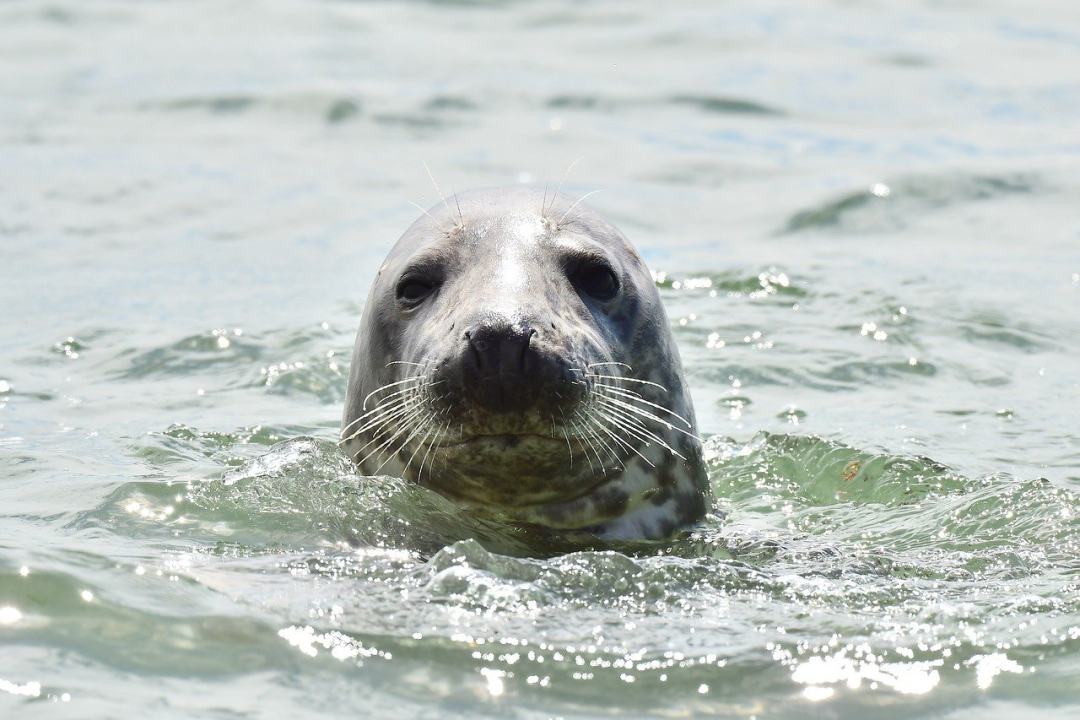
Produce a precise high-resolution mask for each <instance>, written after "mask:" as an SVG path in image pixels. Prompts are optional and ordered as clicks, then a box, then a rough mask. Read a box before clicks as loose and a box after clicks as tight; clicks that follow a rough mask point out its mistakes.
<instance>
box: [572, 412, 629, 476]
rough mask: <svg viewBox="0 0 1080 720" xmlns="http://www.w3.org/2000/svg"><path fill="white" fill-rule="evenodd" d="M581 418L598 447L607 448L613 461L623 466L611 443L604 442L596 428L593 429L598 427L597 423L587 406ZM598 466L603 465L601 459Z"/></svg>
mask: <svg viewBox="0 0 1080 720" xmlns="http://www.w3.org/2000/svg"><path fill="white" fill-rule="evenodd" d="M582 420H583V421H584V422H585V423H587V425H586V429H588V431H589V432H590V433H591V434H592V436H593V437H594V438H596V442H597V444H599V445H600V447H602V448H604V449H605V450H607V451H608V453H610V454H611V457H613V458H614V459H615V462H617V463H619V464H620V465H623V467H625V465H624V464H623V461H622V459H621V458H620V457H619V454H618V453H617V452H615V450H614V449H612V447H611V443H608V442H605V441H604V438H602V437H601V436H600V434H599V433H598V432H596V430H595V429H594V428H596V427H599V426H598V425H597V423H596V421H595V420H594V419H593V417H592V413H591V412H590V411H589V410H588V409H587V408H586V410H585V414H584V415H583V416H582ZM598 459H599V458H598ZM600 467H604V462H603V461H602V460H601V461H600Z"/></svg>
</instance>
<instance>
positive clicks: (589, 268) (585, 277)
mask: <svg viewBox="0 0 1080 720" xmlns="http://www.w3.org/2000/svg"><path fill="white" fill-rule="evenodd" d="M574 284H576V285H577V286H578V288H579V289H580V290H581V291H583V292H584V293H585V294H586V295H588V296H589V297H591V298H595V299H596V300H610V299H611V298H613V297H615V295H617V294H618V292H619V279H618V278H616V277H615V273H614V271H612V269H611V268H609V267H608V266H607V265H601V264H590V265H585V266H584V267H582V268H580V269H579V270H578V271H577V272H576V273H574Z"/></svg>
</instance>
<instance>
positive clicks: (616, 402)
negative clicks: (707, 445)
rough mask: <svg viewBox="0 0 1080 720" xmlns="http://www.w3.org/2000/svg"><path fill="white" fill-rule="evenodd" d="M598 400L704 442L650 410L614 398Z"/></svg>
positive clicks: (602, 397)
mask: <svg viewBox="0 0 1080 720" xmlns="http://www.w3.org/2000/svg"><path fill="white" fill-rule="evenodd" d="M598 400H599V401H600V402H603V403H605V404H607V405H608V406H609V407H611V406H615V407H619V408H622V409H624V410H629V411H630V412H632V413H634V414H635V415H640V416H641V417H643V418H646V419H648V420H652V421H653V422H655V423H659V424H661V425H663V426H664V427H666V428H667V429H668V430H674V431H675V432H678V433H682V434H683V435H686V436H687V437H692V438H694V439H695V440H697V441H698V442H704V441H703V440H702V439H701V438H700V437H698V436H697V435H695V434H694V433H692V432H687V431H686V430H683V429H682V428H681V427H678V426H676V425H672V424H671V423H669V422H668V421H667V420H665V419H664V418H662V417H660V416H658V415H655V414H654V413H651V412H649V411H648V410H643V409H641V408H639V407H637V406H636V405H631V404H630V403H626V402H623V401H622V400H616V399H615V398H613V397H606V396H603V395H601V396H598Z"/></svg>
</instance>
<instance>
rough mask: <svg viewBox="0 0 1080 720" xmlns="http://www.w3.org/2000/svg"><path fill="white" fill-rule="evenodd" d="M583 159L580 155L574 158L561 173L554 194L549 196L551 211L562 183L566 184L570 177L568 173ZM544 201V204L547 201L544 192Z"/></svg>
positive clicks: (545, 211)
mask: <svg viewBox="0 0 1080 720" xmlns="http://www.w3.org/2000/svg"><path fill="white" fill-rule="evenodd" d="M583 157H584V156H583V155H582V156H578V157H576V158H574V160H573V162H571V163H570V164H569V165H567V166H566V170H564V171H563V174H562V178H561V179H560V180H559V184H558V185H557V186H556V187H555V194H554V195H552V196H551V207H552V209H554V207H555V200H557V199H558V197H559V193H561V192H562V186H563V183H565V182H566V178H567V177H568V176H569V175H570V171H571V170H573V169H574V166H575V165H577V164H578V163H579V162H581V159H582V158H583ZM544 200H545V202H546V201H547V192H546V191H545V192H544ZM543 214H545V215H546V214H547V210H544V213H543Z"/></svg>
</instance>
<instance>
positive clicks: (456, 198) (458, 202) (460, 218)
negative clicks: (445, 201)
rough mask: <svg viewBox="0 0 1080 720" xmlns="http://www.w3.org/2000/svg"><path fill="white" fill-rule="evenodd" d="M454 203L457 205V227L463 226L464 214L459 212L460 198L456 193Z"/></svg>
mask: <svg viewBox="0 0 1080 720" xmlns="http://www.w3.org/2000/svg"><path fill="white" fill-rule="evenodd" d="M454 204H455V205H457V217H458V227H462V228H463V227H465V216H464V215H462V214H461V200H460V199H459V198H458V194H457V193H454Z"/></svg>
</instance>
